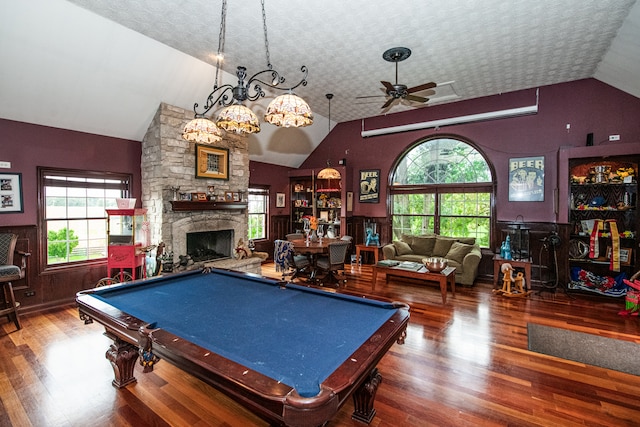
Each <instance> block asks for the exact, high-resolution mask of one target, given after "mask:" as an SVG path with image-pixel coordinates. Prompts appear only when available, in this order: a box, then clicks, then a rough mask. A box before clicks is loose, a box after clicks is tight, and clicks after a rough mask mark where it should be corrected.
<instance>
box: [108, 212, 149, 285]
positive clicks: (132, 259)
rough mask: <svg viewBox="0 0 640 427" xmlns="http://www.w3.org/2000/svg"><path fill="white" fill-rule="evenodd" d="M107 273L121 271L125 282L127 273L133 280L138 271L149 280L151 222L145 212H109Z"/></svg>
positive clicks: (121, 278) (121, 276)
mask: <svg viewBox="0 0 640 427" xmlns="http://www.w3.org/2000/svg"><path fill="white" fill-rule="evenodd" d="M107 242H108V245H109V246H108V257H107V272H108V275H109V276H112V274H113V270H117V271H118V273H117V274H118V275H119V276H120V277H119V278H120V280H119V281H124V276H125V273H126V272H127V270H128V271H129V272H130V274H131V277H132V279H133V280H135V279H136V275H137V270H138V269H140V272H141V276H142V277H143V278H144V277H146V268H145V256H146V251H147V250H148V248H149V223H148V222H147V210H146V209H107Z"/></svg>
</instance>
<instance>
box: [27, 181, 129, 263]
mask: <svg viewBox="0 0 640 427" xmlns="http://www.w3.org/2000/svg"><path fill="white" fill-rule="evenodd" d="M38 182H39V197H40V211H41V214H40V218H41V224H40V225H41V227H42V230H44V232H43V233H42V242H41V244H42V247H43V248H46V258H45V259H44V260H43V268H44V269H47V268H60V267H64V266H66V265H70V264H77V263H86V262H96V261H98V260H100V261H102V260H104V259H105V258H106V257H107V212H106V209H117V204H116V198H127V197H130V194H131V175H128V174H118V173H109V172H94V171H84V170H70V169H48V168H38Z"/></svg>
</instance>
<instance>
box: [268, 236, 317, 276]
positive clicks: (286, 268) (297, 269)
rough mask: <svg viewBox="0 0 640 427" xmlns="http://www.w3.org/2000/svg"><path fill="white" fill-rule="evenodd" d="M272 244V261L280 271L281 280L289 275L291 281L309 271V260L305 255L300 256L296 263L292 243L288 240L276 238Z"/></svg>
mask: <svg viewBox="0 0 640 427" xmlns="http://www.w3.org/2000/svg"><path fill="white" fill-rule="evenodd" d="M274 244H275V247H274V251H273V261H274V263H275V265H276V271H279V272H282V280H286V277H287V276H290V278H289V281H293V279H295V278H296V277H298V276H301V275H306V274H308V273H309V269H310V267H311V262H309V260H308V259H307V257H302V258H301V259H299V260H298V262H297V263H296V259H295V257H296V255H295V249H294V247H293V243H291V242H290V241H288V240H276V241H275V243H274Z"/></svg>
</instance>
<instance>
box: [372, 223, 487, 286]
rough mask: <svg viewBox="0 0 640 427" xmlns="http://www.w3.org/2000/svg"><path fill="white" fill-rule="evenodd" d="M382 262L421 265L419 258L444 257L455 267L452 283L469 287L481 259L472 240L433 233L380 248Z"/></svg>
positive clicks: (408, 236)
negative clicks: (389, 261)
mask: <svg viewBox="0 0 640 427" xmlns="http://www.w3.org/2000/svg"><path fill="white" fill-rule="evenodd" d="M382 253H383V255H384V258H385V259H391V260H397V261H413V262H422V259H423V258H426V257H430V256H438V257H443V258H447V259H448V260H449V265H450V266H452V267H455V268H456V283H458V284H461V285H465V286H471V285H473V282H474V281H475V280H476V277H477V276H478V265H479V264H480V259H481V258H482V252H481V251H480V246H478V245H477V244H476V239H475V238H473V237H447V236H440V235H437V234H428V235H421V236H412V235H402V237H401V238H400V240H396V241H394V242H393V243H390V244H388V245H385V246H383V247H382Z"/></svg>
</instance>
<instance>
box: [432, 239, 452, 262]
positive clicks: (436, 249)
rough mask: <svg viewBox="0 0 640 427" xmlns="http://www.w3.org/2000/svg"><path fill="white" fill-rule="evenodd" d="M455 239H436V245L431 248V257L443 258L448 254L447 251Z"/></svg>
mask: <svg viewBox="0 0 640 427" xmlns="http://www.w3.org/2000/svg"><path fill="white" fill-rule="evenodd" d="M455 241H456V240H455V239H451V238H446V237H439V236H438V237H436V243H435V245H434V246H433V252H432V253H431V255H433V256H442V257H443V256H445V255H446V254H447V252H449V249H450V248H451V245H453V243H454V242H455Z"/></svg>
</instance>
